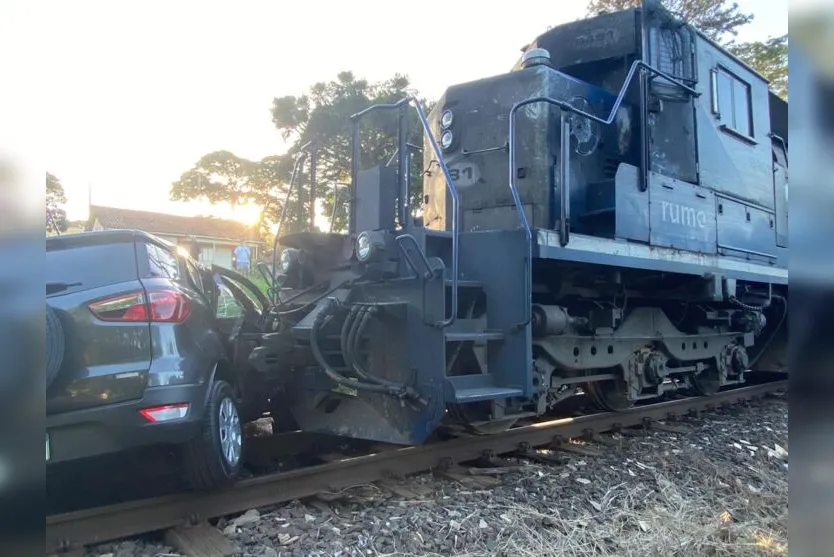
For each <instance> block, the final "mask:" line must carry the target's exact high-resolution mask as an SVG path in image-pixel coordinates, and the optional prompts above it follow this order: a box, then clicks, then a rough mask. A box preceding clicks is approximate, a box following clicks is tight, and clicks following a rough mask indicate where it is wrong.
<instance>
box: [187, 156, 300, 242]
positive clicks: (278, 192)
mask: <svg viewBox="0 0 834 557" xmlns="http://www.w3.org/2000/svg"><path fill="white" fill-rule="evenodd" d="M291 165H292V160H291V158H290V157H288V156H272V157H266V158H264V159H262V160H260V161H251V160H249V159H245V158H243V157H239V156H237V155H235V154H234V153H231V152H229V151H215V152H213V153H209V154H207V155H204V156H203V157H201V158H200V160H198V161H197V163H196V164H195V165H194V166H193V167H192V168H191V169H189V170H187V171H186V172H184V173H183V174H182V176H180V179H179V180H177V181H176V182H174V183H173V184H172V185H171V199H172V200H174V201H188V200H193V199H202V200H205V201H208V202H209V203H228V204H230V205H231V206H232V207H234V206H236V205H241V204H252V205H255V206H257V207H259V208H260V209H261V220H260V222H259V229H260V231H261V232H263V231H264V228H266V226H267V225H268V224H269V223H275V222H277V221H278V217H279V215H280V210H281V207H282V206H283V205H282V204H283V198H284V194H285V192H286V184H287V183H288V182H289V174H290V168H291ZM288 216H292V212H290V215H288Z"/></svg>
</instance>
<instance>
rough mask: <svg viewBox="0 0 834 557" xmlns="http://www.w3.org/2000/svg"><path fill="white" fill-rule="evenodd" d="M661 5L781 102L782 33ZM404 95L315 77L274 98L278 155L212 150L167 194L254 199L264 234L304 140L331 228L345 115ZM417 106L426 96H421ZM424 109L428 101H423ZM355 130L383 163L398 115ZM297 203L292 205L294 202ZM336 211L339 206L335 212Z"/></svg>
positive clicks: (391, 82)
mask: <svg viewBox="0 0 834 557" xmlns="http://www.w3.org/2000/svg"><path fill="white" fill-rule="evenodd" d="M663 4H664V6H665V7H666V9H668V10H670V11H671V12H672V13H674V14H675V15H677V16H678V17H680V18H682V19H683V20H685V21H688V22H689V23H692V24H693V25H694V26H695V27H697V28H698V29H700V30H701V31H702V32H703V33H704V34H705V35H706V36H708V37H709V38H711V39H713V40H715V41H716V42H718V43H719V44H722V45H723V46H724V47H725V48H727V49H728V50H729V51H730V52H732V53H733V54H734V55H735V56H737V57H739V58H740V59H741V60H743V61H744V62H745V63H747V64H748V65H750V66H751V67H752V68H754V69H755V70H757V71H758V72H759V73H761V74H762V75H763V76H764V77H765V78H767V79H768V80H769V81H770V82H771V88H772V90H773V91H774V92H775V93H776V94H778V95H779V96H781V97H782V98H784V99H786V100H787V95H788V79H787V65H788V63H787V54H788V38H787V35H783V36H780V37H772V38H769V39H767V40H765V41H756V42H743V43H739V42H737V41H736V38H737V36H738V31H739V29H740V28H741V27H743V26H745V25H748V24H750V23H751V22H752V21H753V19H754V16H753V15H752V14H746V13H743V12H741V11H740V9H739V6H738V4H736V3H735V2H732V3H731V2H728V1H727V0H664V2H663ZM639 5H640V0H591V2H590V3H589V6H588V15H598V14H602V13H606V12H611V11H617V10H623V9H627V8H630V7H636V6H639ZM405 94H410V95H414V96H417V97H418V98H419V94H418V93H417V91H415V90H414V89H413V87H412V85H411V83H410V81H409V79H408V78H407V77H406V76H403V75H395V76H393V77H392V78H391V79H388V80H384V81H381V82H377V83H371V82H368V81H367V80H364V79H359V78H357V77H356V76H355V75H354V74H353V73H352V72H347V71H346V72H342V73H340V74H338V75H337V76H336V79H334V80H331V81H329V82H321V83H316V84H314V85H313V86H312V87H310V89H309V91H308V92H307V93H305V94H302V95H300V96H285V97H280V98H275V99H273V102H272V107H271V115H272V123H273V124H274V125H275V127H276V129H277V130H278V131H279V132H280V133H281V135H282V137H283V138H284V139H285V140H288V141H291V143H290V148H289V149H288V150H287V152H286V153H285V154H282V155H275V156H269V157H266V158H264V159H261V160H258V161H252V160H247V159H245V158H242V157H239V156H237V155H235V154H234V153H231V152H229V151H222V150H221V151H215V152H213V153H208V154H206V155H205V156H203V157H202V158H201V159H200V160H199V161H197V163H196V164H195V165H194V166H193V167H192V168H191V169H189V170H187V171H186V172H184V173H183V174H182V176H181V177H180V178H179V180H177V181H176V182H174V183H173V185H172V186H171V198H172V199H173V200H183V201H187V200H195V199H201V200H207V201H209V202H212V203H219V202H227V203H230V204H232V205H236V204H241V203H246V204H254V205H256V206H257V207H259V208H260V209H261V211H262V213H261V221H260V228H261V231H262V233H263V234H264V235H265V236H269V233H268V229H269V227H270V225H274V224H275V223H277V222H278V220H279V218H280V215H281V211H282V209H283V202H284V199H285V198H286V197H287V188H288V184H289V181H290V175H291V173H292V168H293V161H294V157H295V156H296V155H298V154H299V153H300V151H301V149H302V146H304V145H305V144H307V143H308V142H310V141H314V142H316V145H317V155H318V156H317V187H318V190H317V191H318V197H319V198H320V199H321V200H322V205H323V206H322V209H323V211H324V213H325V214H326V215H331V214H334V213H333V209H334V204H338V206H337V207H336V209H337V211H336V212H335V219H334V222H333V225H332V227H333V229H334V230H335V231H340V230H343V229H344V228H345V226H346V211H345V210H344V207H345V203H346V201H347V199H346V197H345V196H344V193H342V192H344V191H345V190H344V188H340V186H344V185H346V184H347V183H349V181H350V171H351V146H350V145H351V142H350V139H351V128H350V121H349V117H350V115H351V114H354V113H356V112H359V111H360V110H362V109H364V108H365V107H367V106H370V105H371V104H376V103H387V102H392V101H394V100H397V99H399V98H402V96H403V95H405ZM423 102H424V106H426V104H427V103H425V100H424V99H423ZM427 108H430V107H427ZM410 117H411V118H412V121H411V122H410V126H409V129H410V130H411V133H412V137H410V138H409V141H410V142H411V143H416V144H422V130H421V128H420V126H419V124H418V122H417V121H416V119H417V116H416V114H414V111H410ZM367 124H368V125H367V126H364V127H363V128H362V130H361V132H360V145H361V146H362V151H361V157H360V159H361V162H360V164H361V166H362V167H368V166H373V165H378V164H383V163H385V162H386V161H387V160H388V159H389V158H390V157H392V156H393V154H394V153H395V150H396V145H397V143H396V141H397V131H396V130H397V120H396V116H395V115H394V114H393V113H388V114H386V113H377V114H374V115H373V118H369V121H368V122H367ZM421 163H422V160H421V157H415V160H414V165H415V166H414V167H413V168H412V172H411V176H412V184H411V185H412V207H420V205H421V203H420V195H421V192H420V188H421V177H422V168H421V167H420V164H421ZM297 185H298V183H296V188H295V191H294V194H293V195H291V196H290V197H289V202H290V203H292V206H291V207H290V209H291V210H288V211H287V217H288V219H287V220H286V221H285V222H284V223H283V225H282V226H283V228H282V233H283V232H287V231H292V230H298V229H300V228H301V227H303V226H304V223H302V222H299V221H298V220H297V219H296V218H295V217H296V215H298V214H301V215H309V209H310V208H309V203H310V201H309V199H304V197H303V196H302V198H301V199H299V198H298V191H299V190H298V187H297ZM299 207H300V208H301V210H300V211H297V210H296V209H297V208H299ZM339 209H341V211H340V210H339Z"/></svg>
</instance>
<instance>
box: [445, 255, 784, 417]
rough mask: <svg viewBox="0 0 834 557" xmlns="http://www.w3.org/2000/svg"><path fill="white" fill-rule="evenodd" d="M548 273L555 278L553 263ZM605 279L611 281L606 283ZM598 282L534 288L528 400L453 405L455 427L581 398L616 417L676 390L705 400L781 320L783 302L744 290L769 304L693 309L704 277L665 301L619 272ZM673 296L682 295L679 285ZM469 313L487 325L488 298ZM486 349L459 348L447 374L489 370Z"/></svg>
mask: <svg viewBox="0 0 834 557" xmlns="http://www.w3.org/2000/svg"><path fill="white" fill-rule="evenodd" d="M542 263H544V264H545V265H546V264H552V263H554V262H552V261H545V262H542ZM588 271H589V270H588V269H586V273H585V274H584V275H583V274H575V278H576V279H578V280H576V282H578V283H581V282H582V281H581V279H582V278H585V279H586V281H585V282H586V284H587V283H589V282H591V281H590V280H588V279H590V278H591V274H590V273H589V272H588ZM548 273H549V274H551V276H553V275H555V276H559V272H558V269H554V268H553V265H549V269H548ZM561 274H563V275H564V274H566V273H564V272H563V273H561ZM605 276H610V277H612V278H613V279H614V280H612V281H611V282H610V283H607V284H606V283H605V280H604V277H605ZM596 278H597V282H596V285H595V288H592V287H587V286H586V287H572V286H571V285H565V284H561V285H559V290H560V292H561V291H564V292H565V294H566V295H565V296H561V297H560V296H554V295H553V293H552V292H551V291H550V289H549V288H547V287H546V286H545V285H544V284H538V285H534V287H533V290H534V292H536V291H538V292H540V293H541V294H540V295H539V296H534V299H535V298H536V297H539V298H545V299H547V300H548V301H549V302H550V303H549V304H540V303H536V304H533V307H532V309H533V311H532V323H531V326H532V354H533V386H534V393H533V397H532V399H531V400H532V402H531V403H527V404H524V403H522V404H519V405H518V406H516V407H514V408H512V407H508V406H507V405H506V404H504V402H503V401H501V403H498V402H496V401H491V402H485V403H475V404H470V405H453V407H452V411H451V412H450V417H451V421H452V422H455V421H456V422H458V423H462V424H464V425H465V427H466V429H469V430H471V431H477V432H484V433H487V432H491V431H497V430H500V429H506V428H507V427H511V426H512V425H513V424H514V423H516V422H517V421H518V420H519V419H521V418H526V417H530V416H548V415H552V416H553V415H558V412H559V405H560V404H561V403H562V402H563V401H565V400H566V399H569V398H572V397H574V396H577V395H584V396H585V397H586V398H587V399H588V400H589V401H590V402H591V404H592V406H594V407H596V408H597V409H599V410H601V411H613V412H617V411H623V410H626V409H628V408H630V407H632V406H633V405H634V404H635V403H639V402H643V401H646V402H648V401H651V400H657V399H659V398H661V397H664V396H665V395H667V394H670V393H674V392H682V393H686V394H691V395H699V396H709V395H712V394H714V393H716V392H717V391H718V390H719V389H721V388H723V387H727V386H730V385H738V384H742V383H744V382H745V377H746V374H747V373H748V372H750V371H752V370H751V369H750V368H751V367H752V364H755V363H756V361H759V360H760V356H761V355H763V354H764V353H765V352H766V351H767V348H768V347H769V346H770V345H771V344H772V341H773V339H774V338H775V335H774V332H775V331H779V330H781V329H782V325H783V322H784V313H785V310H786V306H785V305H784V304H786V300H785V298H783V297H782V296H781V295H778V294H776V295H774V294H773V293H772V292H770V291H769V290H767V291H766V290H762V291H760V292H758V293H756V292H755V291H754V290H749V291H748V298H758V300H757V301H761V300H762V299H766V304H765V307H763V306H761V305H760V306H755V305H750V304H745V303H740V302H737V301H736V302H735V303H731V304H726V303H725V304H715V305H710V304H708V303H703V304H699V303H697V294H696V292H697V290H698V287H699V286H702V281H701V279H700V277H699V278H697V279H692V280H686V277H680V276H678V277H673V278H672V281H671V282H673V283H675V284H677V285H680V284H681V283H683V284H684V285H687V284H688V286H689V288H686V286H684V288H683V293H685V294H686V296H685V297H683V298H680V299H676V298H677V297H676V296H674V294H667V296H666V297H665V298H664V296H663V294H662V293H661V292H658V291H655V292H652V293H650V294H649V293H641V292H639V291H636V292H628V290H627V289H625V288H624V287H623V285H622V282H621V279H622V276H621V273H620V272H603V273H598V275H597V277H596ZM653 278H655V279H656V277H653ZM693 287H694V289H695V291H696V292H693V291H692V289H693ZM618 290H619V291H622V292H623V294H620V296H619V300H616V299H614V300H613V301H612V297H611V296H601V295H600V294H601V292H606V291H609V292H616V291H618ZM677 290H678V291H679V294H680V291H681V288H680V286H678V288H677ZM614 298H616V296H615V297H614ZM684 300H685V301H684ZM693 300H696V301H693ZM467 309H468V310H469V313H468V315H467V317H468V318H470V319H472V318H473V317H474V318H480V319H481V320H482V324H483V325H485V323H486V319H485V317H484V313H485V303H484V302H483V298H478V299H473V300H471V301H470V307H469V308H467ZM766 314H769V315H771V319H772V321H773V322H771V323H769V322H768V320H767V318H766V317H765V315H766ZM673 319H674V321H673ZM768 325H769V326H768ZM488 350H489V346H488V343H473V342H467V343H459V344H458V345H457V346H456V347H455V350H454V351H452V352H451V353H450V354H449V357H448V360H449V361H448V362H447V373H448V374H449V375H450V376H454V375H455V374H457V373H462V370H469V371H468V373H471V370H473V369H477V370H479V372H480V373H484V374H487V373H489V368H488V365H487V361H488V356H487V352H488ZM751 356H752V358H751Z"/></svg>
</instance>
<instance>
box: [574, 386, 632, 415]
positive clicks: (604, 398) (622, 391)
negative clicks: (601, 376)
mask: <svg viewBox="0 0 834 557" xmlns="http://www.w3.org/2000/svg"><path fill="white" fill-rule="evenodd" d="M584 390H585V392H586V393H588V397H589V398H590V399H591V402H593V403H594V404H595V405H596V406H597V407H598V408H599V409H600V410H603V411H606V412H622V411H624V410H628V409H629V408H631V407H632V406H633V405H634V403H633V402H632V401H630V400H629V399H628V391H627V387H626V384H625V381H623V380H622V379H615V380H614V381H594V382H593V383H585V386H584Z"/></svg>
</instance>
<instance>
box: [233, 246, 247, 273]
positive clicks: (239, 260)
mask: <svg viewBox="0 0 834 557" xmlns="http://www.w3.org/2000/svg"><path fill="white" fill-rule="evenodd" d="M234 253H235V268H236V270H237V272H238V273H240V274H242V275H243V276H249V248H248V247H246V243H245V242H241V243H240V245H239V246H238V247H236V248H235V252H234Z"/></svg>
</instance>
